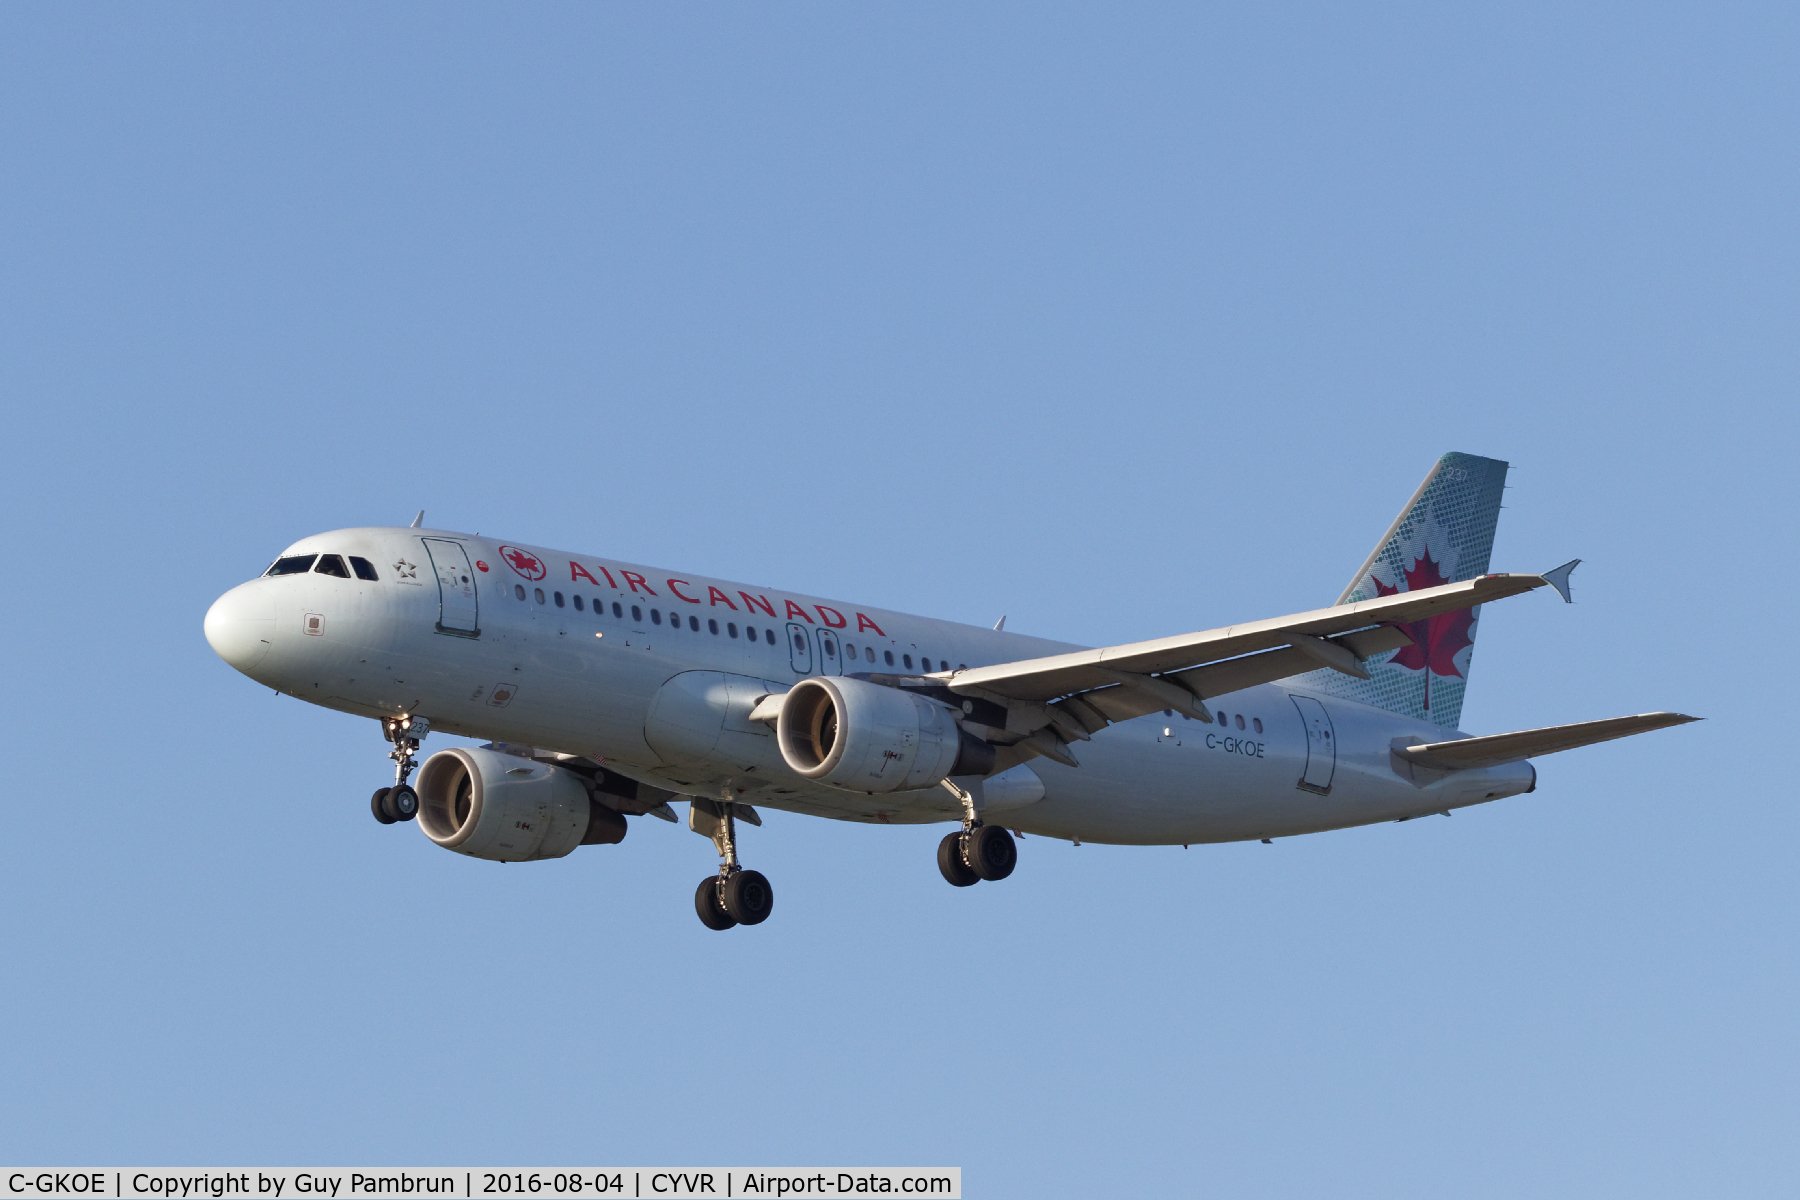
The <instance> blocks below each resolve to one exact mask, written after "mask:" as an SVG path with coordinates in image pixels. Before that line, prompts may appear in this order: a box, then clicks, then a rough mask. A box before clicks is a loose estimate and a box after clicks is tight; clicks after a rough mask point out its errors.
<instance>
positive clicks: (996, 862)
mask: <svg viewBox="0 0 1800 1200" xmlns="http://www.w3.org/2000/svg"><path fill="white" fill-rule="evenodd" d="M968 858H969V866H970V867H971V868H973V869H974V871H975V873H976V874H977V875H979V876H981V877H982V878H983V879H986V880H989V881H998V880H1001V879H1005V878H1006V877H1007V876H1008V875H1011V874H1012V873H1013V868H1014V867H1016V866H1018V865H1019V847H1018V846H1017V845H1016V844H1015V843H1014V842H1013V838H1012V834H1010V833H1008V832H1006V830H1005V828H1004V827H1003V826H999V825H983V826H982V827H981V828H980V829H977V830H975V832H973V833H971V834H970V835H969V850H968Z"/></svg>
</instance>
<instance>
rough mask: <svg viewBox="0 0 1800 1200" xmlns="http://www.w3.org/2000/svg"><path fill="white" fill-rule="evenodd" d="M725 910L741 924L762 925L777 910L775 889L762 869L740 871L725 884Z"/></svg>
mask: <svg viewBox="0 0 1800 1200" xmlns="http://www.w3.org/2000/svg"><path fill="white" fill-rule="evenodd" d="M725 911H726V912H727V913H730V914H731V916H732V917H734V918H736V920H737V923H738V924H740V925H761V924H762V923H763V922H764V921H766V920H768V919H769V914H770V913H771V912H773V911H775V889H774V888H772V887H770V886H769V881H768V880H767V879H766V878H764V877H763V873H762V872H761V871H739V872H738V873H737V874H735V875H733V876H732V877H731V879H730V880H729V881H727V882H726V884H725Z"/></svg>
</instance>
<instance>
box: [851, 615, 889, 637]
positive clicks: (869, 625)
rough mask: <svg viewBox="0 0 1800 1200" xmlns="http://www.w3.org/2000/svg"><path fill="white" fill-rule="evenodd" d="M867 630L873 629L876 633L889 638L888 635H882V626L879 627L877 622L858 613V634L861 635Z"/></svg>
mask: <svg viewBox="0 0 1800 1200" xmlns="http://www.w3.org/2000/svg"><path fill="white" fill-rule="evenodd" d="M865 629H873V630H874V631H875V632H876V633H880V634H881V636H882V637H886V636H887V634H885V633H881V626H879V625H877V624H876V623H875V622H873V621H871V620H869V618H867V617H865V616H863V615H862V614H861V613H857V614H856V632H858V633H861V632H862V631H863V630H865Z"/></svg>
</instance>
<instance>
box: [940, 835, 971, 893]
mask: <svg viewBox="0 0 1800 1200" xmlns="http://www.w3.org/2000/svg"><path fill="white" fill-rule="evenodd" d="M962 836H963V835H962V833H961V831H958V832H956V833H947V834H945V835H944V840H943V841H941V842H939V843H938V870H939V871H942V872H943V873H944V880H945V882H947V883H948V884H949V885H950V886H951V887H968V886H969V885H970V884H974V883H980V882H981V876H979V875H977V874H976V873H975V872H974V871H972V870H970V869H969V864H968V863H966V862H964V861H963V853H962Z"/></svg>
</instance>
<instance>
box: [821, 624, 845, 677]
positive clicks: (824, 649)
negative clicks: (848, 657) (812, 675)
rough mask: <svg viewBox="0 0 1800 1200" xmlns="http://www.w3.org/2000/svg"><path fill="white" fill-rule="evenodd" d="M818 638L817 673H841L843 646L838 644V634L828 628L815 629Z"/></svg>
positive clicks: (842, 669)
mask: <svg viewBox="0 0 1800 1200" xmlns="http://www.w3.org/2000/svg"><path fill="white" fill-rule="evenodd" d="M817 634H818V640H819V674H821V675H842V674H843V673H844V648H843V647H842V646H841V645H839V644H838V635H837V634H835V633H833V632H832V631H831V630H829V629H821V630H818V631H817Z"/></svg>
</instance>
